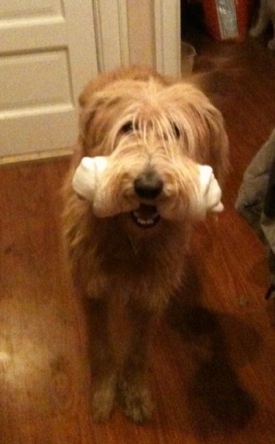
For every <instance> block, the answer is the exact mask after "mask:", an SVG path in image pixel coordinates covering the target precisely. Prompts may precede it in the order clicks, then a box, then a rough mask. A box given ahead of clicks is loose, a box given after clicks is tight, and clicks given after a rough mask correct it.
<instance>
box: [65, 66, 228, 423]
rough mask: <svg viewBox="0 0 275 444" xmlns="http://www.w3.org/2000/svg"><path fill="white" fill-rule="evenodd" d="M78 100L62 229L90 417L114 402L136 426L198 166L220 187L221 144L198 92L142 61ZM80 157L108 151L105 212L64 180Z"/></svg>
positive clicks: (105, 413)
mask: <svg viewBox="0 0 275 444" xmlns="http://www.w3.org/2000/svg"><path fill="white" fill-rule="evenodd" d="M80 105H81V110H80V120H79V136H78V141H77V145H76V149H75V153H74V156H73V158H72V163H71V168H70V171H69V174H68V177H67V179H66V181H65V184H64V190H63V196H64V213H63V222H64V223H63V232H64V238H65V241H66V244H67V250H68V256H69V260H70V263H71V268H72V273H73V276H74V279H75V283H76V286H77V288H78V289H79V291H80V292H81V293H82V294H83V295H84V296H85V297H88V298H89V299H90V301H91V305H92V319H91V324H92V328H93V329H94V365H93V381H94V398H93V406H94V414H95V417H96V419H98V420H106V419H107V418H108V417H109V415H110V413H111V410H112V408H113V404H114V400H115V399H117V401H118V402H119V404H120V405H121V407H122V409H123V410H124V412H125V414H126V415H127V416H129V417H130V418H132V419H133V420H134V421H136V422H142V421H144V420H146V419H149V418H150V417H151V413H152V403H151V399H150V395H149V391H148V389H147V386H146V368H147V364H146V362H147V354H148V342H149V332H150V326H151V320H152V318H154V317H155V316H157V315H160V314H161V313H162V312H163V310H164V309H165V307H166V305H167V303H168V301H169V298H170V296H171V295H172V294H173V293H174V292H175V291H176V290H177V289H178V288H179V286H180V285H181V283H182V280H183V277H184V274H185V256H186V252H187V250H188V245H189V241H190V234H191V232H192V230H193V228H194V226H195V217H194V214H193V212H192V206H193V202H194V199H195V197H196V195H197V193H198V164H202V165H210V166H211V167H212V168H213V170H214V173H215V176H216V178H217V179H218V181H219V182H220V183H221V182H222V181H223V177H224V176H225V174H226V171H227V168H228V140H227V136H226V132H225V129H224V123H223V118H222V116H221V114H220V112H219V111H218V110H217V109H216V108H215V107H214V106H213V105H212V104H211V103H210V101H209V100H208V99H207V97H206V96H205V95H204V94H203V93H202V92H201V91H199V90H198V89H197V88H196V87H195V86H193V85H192V84H190V83H184V82H178V81H175V80H172V79H168V78H165V77H162V76H161V75H159V74H157V73H155V72H153V71H152V70H151V69H147V68H137V67H136V68H129V69H124V70H119V71H116V72H113V73H107V74H102V75H101V76H100V77H99V78H98V79H95V80H92V81H91V82H90V84H89V85H88V86H87V87H86V88H85V90H84V92H83V94H82V95H81V97H80ZM84 156H90V157H96V156H111V158H112V163H111V165H112V168H109V169H106V172H105V173H104V179H103V181H102V183H101V185H100V186H101V187H102V190H101V191H102V192H101V194H102V193H105V195H106V193H107V194H108V201H110V202H111V203H112V208H113V210H114V211H113V213H112V214H113V216H112V215H110V214H108V217H107V216H106V215H104V214H100V213H97V212H96V211H95V210H94V209H93V208H96V205H95V206H92V205H91V203H90V202H88V201H86V200H85V199H80V198H79V197H78V196H77V195H76V193H75V192H74V190H73V188H72V178H73V175H74V172H75V170H76V168H77V166H78V165H79V163H80V161H81V159H82V158H83V157H84Z"/></svg>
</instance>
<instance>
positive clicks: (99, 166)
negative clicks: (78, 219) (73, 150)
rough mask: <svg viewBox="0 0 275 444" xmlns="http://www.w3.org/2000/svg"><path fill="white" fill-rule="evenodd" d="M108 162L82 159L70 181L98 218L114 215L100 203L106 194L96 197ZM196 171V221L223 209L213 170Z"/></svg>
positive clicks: (203, 167) (194, 211)
mask: <svg viewBox="0 0 275 444" xmlns="http://www.w3.org/2000/svg"><path fill="white" fill-rule="evenodd" d="M108 161H109V159H108V157H103V156H99V157H93V158H91V157H84V158H83V159H82V161H81V163H80V165H79V166H78V168H77V169H76V172H75V174H74V177H73V181H72V185H73V188H74V190H75V192H76V193H77V194H78V195H79V196H80V197H83V198H84V199H87V200H88V201H90V202H91V203H92V204H93V206H94V210H96V211H95V212H96V214H97V215H99V216H100V217H109V216H113V215H114V214H115V212H114V211H113V208H111V207H112V206H111V207H108V205H105V204H104V202H100V201H101V200H104V198H107V197H106V193H105V195H103V196H98V190H100V186H99V183H100V176H101V174H102V173H103V172H104V170H105V169H106V168H107V166H108ZM198 170H199V179H200V182H199V184H198V185H199V188H198V193H197V196H196V197H197V198H196V201H194V202H193V203H192V213H193V214H194V215H196V217H197V218H198V219H203V218H204V217H205V216H206V213H207V212H221V211H223V209H224V207H223V204H222V202H221V196H222V192H221V188H220V186H219V184H218V182H217V180H216V178H215V176H214V173H213V169H212V168H211V167H210V166H208V165H199V164H198ZM109 191H110V190H109ZM103 194H104V193H103ZM109 194H110V192H109V193H108V198H109V200H110V198H111V199H112V197H111V194H110V195H109ZM109 208H110V209H109ZM132 209H135V208H132ZM125 211H126V210H125Z"/></svg>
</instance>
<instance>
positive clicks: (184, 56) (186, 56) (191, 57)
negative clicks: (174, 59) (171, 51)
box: [181, 42, 197, 77]
mask: <svg viewBox="0 0 275 444" xmlns="http://www.w3.org/2000/svg"><path fill="white" fill-rule="evenodd" d="M196 54H197V53H196V50H195V48H194V46H192V45H190V43H187V42H181V74H182V76H183V77H187V76H190V75H191V74H192V71H193V66H194V61H195V57H196Z"/></svg>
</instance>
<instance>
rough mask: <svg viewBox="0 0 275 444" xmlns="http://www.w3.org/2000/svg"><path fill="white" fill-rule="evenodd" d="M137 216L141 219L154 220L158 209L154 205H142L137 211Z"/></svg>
mask: <svg viewBox="0 0 275 444" xmlns="http://www.w3.org/2000/svg"><path fill="white" fill-rule="evenodd" d="M135 213H136V215H138V216H139V217H140V218H141V219H145V220H146V219H152V217H154V216H155V215H157V209H156V207H154V206H152V205H144V204H141V205H140V206H139V208H138V209H137V210H136V211H135Z"/></svg>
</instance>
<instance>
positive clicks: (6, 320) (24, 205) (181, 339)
mask: <svg viewBox="0 0 275 444" xmlns="http://www.w3.org/2000/svg"><path fill="white" fill-rule="evenodd" d="M192 38H193V43H194V44H195V46H196V49H197V52H198V58H197V62H196V69H195V71H196V73H199V74H200V76H201V78H202V79H203V85H204V87H205V88H206V90H207V92H208V93H209V94H210V95H211V97H212V99H213V100H214V102H215V103H216V104H217V106H218V107H219V108H220V109H221V110H222V112H223V114H224V116H225V119H226V124H227V128H228V134H229V137H230V142H231V161H232V171H231V174H230V177H229V180H228V183H227V187H226V191H225V196H224V203H225V206H226V210H225V211H224V213H223V214H222V215H221V216H220V217H219V219H218V220H217V221H216V220H214V221H213V220H212V221H211V222H209V223H208V224H207V225H206V226H205V227H201V228H200V229H199V230H198V233H197V236H196V239H195V243H194V247H193V249H192V254H191V255H190V271H189V283H188V286H187V289H186V290H185V292H184V293H182V294H179V295H178V296H179V297H178V298H177V299H176V300H175V301H174V302H173V303H172V304H171V306H170V307H169V310H168V311H167V315H166V317H165V319H163V320H162V321H161V322H160V323H159V325H158V326H157V330H156V332H155V335H154V338H153V345H152V352H151V365H150V374H149V378H150V381H151V386H152V391H153V395H154V401H155V405H156V407H155V412H154V418H153V420H152V422H150V423H148V424H145V425H144V426H136V425H134V424H132V423H131V422H129V421H128V420H127V419H126V418H125V417H124V416H123V415H122V414H121V413H120V411H119V410H116V411H115V412H114V413H113V415H112V417H111V419H110V421H109V422H108V423H107V424H102V425H97V424H95V423H94V422H93V420H92V417H91V402H90V401H91V372H90V358H91V357H90V355H89V350H90V348H89V341H90V338H89V331H88V328H87V319H88V318H89V314H88V313H87V312H86V310H84V308H83V307H82V305H81V303H80V301H79V299H78V298H77V296H76V295H75V294H74V292H73V288H72V284H71V281H70V276H69V273H68V270H67V267H66V262H65V259H64V257H63V254H62V248H61V245H60V242H59V235H58V227H59V214H60V208H61V202H60V198H59V195H58V189H59V188H60V184H61V182H62V178H63V176H64V173H65V171H66V168H67V164H68V162H67V160H54V161H52V162H45V163H40V164H28V165H26V164H25V165H19V166H7V167H2V169H1V171H0V189H1V195H0V207H1V217H0V230H1V231H0V236H1V243H0V289H1V292H0V380H1V385H0V387H1V388H0V410H1V414H0V436H1V439H0V441H1V443H3V444H60V443H66V444H90V443H93V444H114V443H119V444H128V443H130V442H131V443H132V444H135V443H139V444H140V443H142V444H146V443H148V444H149V443H150V444H185V443H186V444H187V443H188V444H222V443H226V444H229V443H230V444H231V443H234V444H238V443H240V444H251V443H253V444H263V443H265V444H274V443H275V305H274V302H275V301H274V300H270V301H265V300H264V294H265V291H266V289H267V285H268V268H267V259H266V252H265V249H264V247H263V245H262V244H261V243H260V241H259V240H258V239H257V237H256V235H255V234H254V233H253V232H252V231H251V229H250V228H249V227H248V225H247V224H246V222H245V221H244V220H242V218H241V217H240V216H239V215H238V214H236V212H235V210H234V200H235V197H236V193H237V190H238V187H239V185H240V182H241V178H242V174H243V172H244V169H245V167H246V166H247V164H248V162H249V161H250V160H251V159H252V157H253V156H254V154H255V153H256V152H257V150H258V149H259V147H260V146H261V145H262V144H263V143H264V142H265V140H266V139H267V138H268V136H269V133H270V132H271V129H272V128H273V126H274V124H275V101H274V97H275V76H274V73H275V54H272V53H271V52H270V51H268V50H267V49H266V48H265V46H264V45H263V42H261V41H260V42H254V41H253V42H251V41H249V42H246V43H243V44H227V43H223V44H221V43H218V42H214V41H212V40H211V39H208V38H206V37H205V38H202V39H197V37H196V36H193V37H192Z"/></svg>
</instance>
